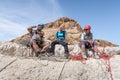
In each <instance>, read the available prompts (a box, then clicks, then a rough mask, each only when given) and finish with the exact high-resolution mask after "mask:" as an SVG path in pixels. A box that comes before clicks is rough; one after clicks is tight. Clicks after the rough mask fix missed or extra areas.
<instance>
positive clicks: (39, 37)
mask: <svg viewBox="0 0 120 80" xmlns="http://www.w3.org/2000/svg"><path fill="white" fill-rule="evenodd" d="M33 28H37V30H33ZM43 28H44V24H39V25H38V26H31V27H29V28H28V29H27V30H28V32H29V33H30V46H31V47H32V48H33V50H34V52H35V56H36V57H38V55H39V54H40V48H43V49H45V48H48V47H49V45H45V41H44V32H43V31H42V29H43Z"/></svg>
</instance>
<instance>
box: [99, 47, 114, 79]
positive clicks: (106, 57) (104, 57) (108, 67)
mask: <svg viewBox="0 0 120 80" xmlns="http://www.w3.org/2000/svg"><path fill="white" fill-rule="evenodd" d="M104 51H105V47H103V51H102V53H101V54H100V58H101V59H103V60H104V61H102V60H101V62H102V63H103V64H104V65H105V67H106V69H107V71H108V72H109V74H110V78H111V80H114V79H113V75H112V71H111V65H110V59H111V57H113V55H112V56H110V55H109V56H108V55H107V56H105V53H104Z"/></svg>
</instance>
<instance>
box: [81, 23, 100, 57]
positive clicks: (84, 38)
mask: <svg viewBox="0 0 120 80" xmlns="http://www.w3.org/2000/svg"><path fill="white" fill-rule="evenodd" d="M79 46H80V48H81V50H82V56H83V58H85V59H87V53H86V49H90V48H92V49H93V50H94V57H95V58H99V56H98V49H97V46H96V43H95V42H94V41H93V34H92V33H91V26H90V25H86V26H85V27H84V32H83V33H82V35H81V40H80V44H79Z"/></svg>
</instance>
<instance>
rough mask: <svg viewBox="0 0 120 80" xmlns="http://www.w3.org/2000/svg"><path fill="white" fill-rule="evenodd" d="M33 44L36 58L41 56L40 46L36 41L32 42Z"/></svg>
mask: <svg viewBox="0 0 120 80" xmlns="http://www.w3.org/2000/svg"><path fill="white" fill-rule="evenodd" d="M31 44H32V48H33V50H34V51H35V56H36V57H37V56H38V54H39V51H40V50H39V46H38V44H37V42H36V40H32V42H31Z"/></svg>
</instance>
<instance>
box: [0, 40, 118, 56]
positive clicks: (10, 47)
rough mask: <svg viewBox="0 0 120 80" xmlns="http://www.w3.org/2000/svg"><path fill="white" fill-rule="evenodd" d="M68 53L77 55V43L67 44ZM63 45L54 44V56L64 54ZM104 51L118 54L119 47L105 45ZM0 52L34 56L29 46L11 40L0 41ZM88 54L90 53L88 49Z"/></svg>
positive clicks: (79, 50) (78, 51) (78, 50)
mask: <svg viewBox="0 0 120 80" xmlns="http://www.w3.org/2000/svg"><path fill="white" fill-rule="evenodd" d="M68 48H69V53H70V54H71V55H78V54H80V53H81V49H80V47H79V45H78V44H75V45H68ZM98 49H99V52H100V53H101V52H102V51H103V47H98ZM64 52H65V51H64V47H63V46H62V45H56V47H55V55H56V56H64ZM104 52H105V53H106V54H108V55H115V54H117V55H119V54H120V47H105V50H104ZM0 54H4V55H10V56H18V57H23V56H24V57H32V56H34V52H33V50H32V49H31V48H30V47H27V46H24V45H22V44H17V43H13V42H0ZM88 54H90V55H92V53H91V52H90V51H88Z"/></svg>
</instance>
